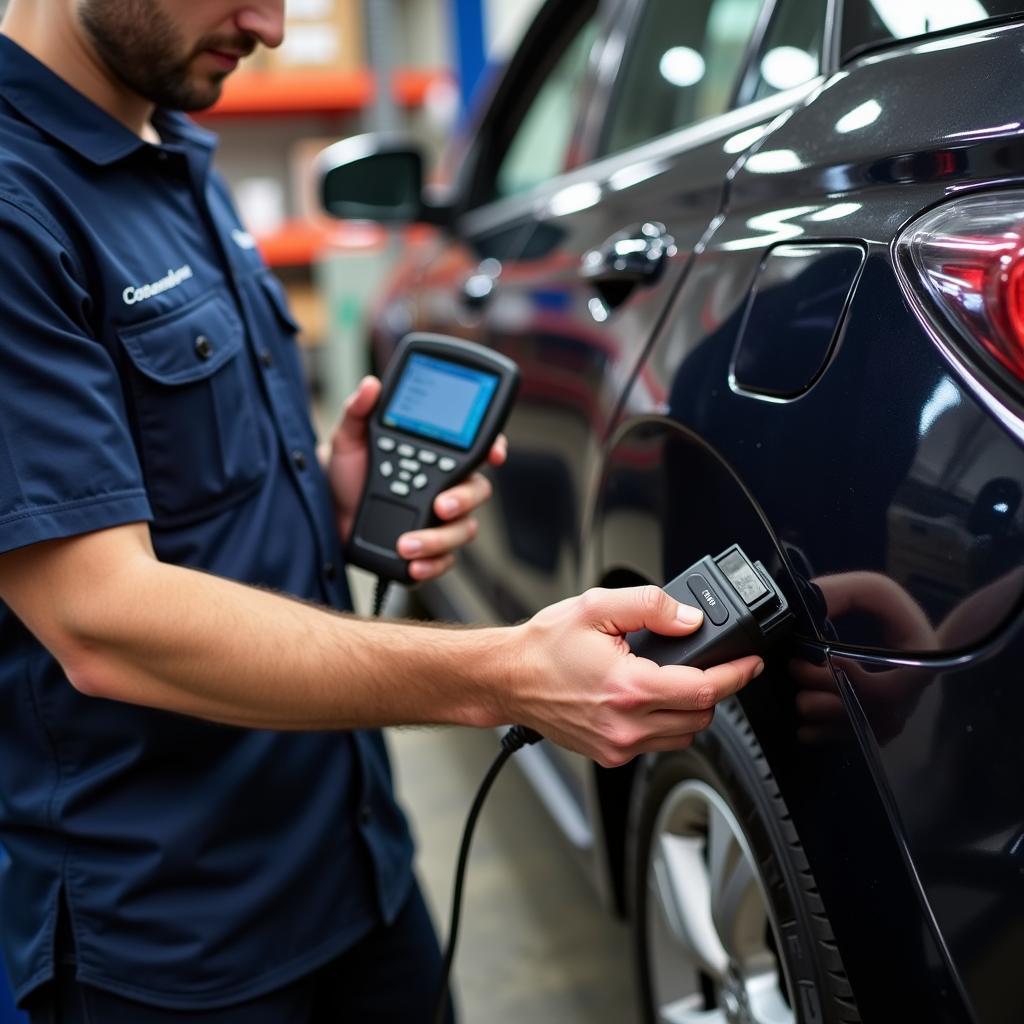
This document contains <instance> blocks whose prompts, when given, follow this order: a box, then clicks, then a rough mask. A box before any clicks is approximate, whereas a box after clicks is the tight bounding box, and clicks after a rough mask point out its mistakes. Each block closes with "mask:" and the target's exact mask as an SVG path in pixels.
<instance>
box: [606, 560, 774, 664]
mask: <svg viewBox="0 0 1024 1024" xmlns="http://www.w3.org/2000/svg"><path fill="white" fill-rule="evenodd" d="M664 589H665V591H666V593H668V594H669V595H670V596H671V597H674V598H675V599H676V600H677V601H682V602H683V603H685V604H692V605H696V607H698V608H700V609H701V611H702V612H704V622H703V623H702V624H701V626H700V628H699V629H698V630H697V631H696V632H694V633H690V634H689V636H682V637H669V636H660V635H658V634H656V633H652V632H650V631H649V630H646V629H641V630H637V631H636V632H635V633H630V634H628V635H627V637H626V641H627V643H628V644H629V646H630V649H631V650H632V651H633V653H634V654H636V655H639V656H640V657H643V658H650V659H651V661H654V662H657V663H658V664H659V665H693V666H694V667H695V668H710V667H711V666H712V665H718V664H720V663H721V662H723V661H732V660H733V659H734V658H742V657H744V656H745V655H748V654H763V653H764V652H765V650H766V649H767V648H768V647H770V646H771V644H772V643H774V642H775V641H776V640H777V639H779V638H780V637H781V636H782V635H784V634H785V633H786V632H788V630H789V627H790V626H791V625H792V623H793V615H792V613H791V612H790V610H789V604H788V602H787V601H786V598H785V596H784V595H783V593H782V591H781V590H780V589H779V587H778V585H777V584H776V583H775V581H774V580H773V579H772V578H771V576H770V575H769V574H768V571H767V570H766V569H765V567H764V566H763V565H762V564H761V563H760V562H754V561H751V560H750V559H749V558H747V556H746V555H745V554H744V553H743V549H742V548H741V547H740V546H739V545H738V544H734V545H733V546H732V547H730V548H726V550H725V551H723V552H722V553H721V554H720V555H718V556H717V557H715V558H712V557H711V556H710V555H705V556H704V558H702V559H700V561H698V562H695V563H694V564H693V565H691V566H690V568H689V569H687V570H686V571H685V572H682V573H680V574H679V575H678V576H677V577H676V578H675V579H674V580H672V582H671V583H668V584H666V586H665V588H664Z"/></svg>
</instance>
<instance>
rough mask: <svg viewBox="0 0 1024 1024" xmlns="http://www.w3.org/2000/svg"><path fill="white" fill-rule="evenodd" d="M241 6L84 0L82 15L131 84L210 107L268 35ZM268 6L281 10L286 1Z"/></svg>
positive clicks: (162, 99) (203, 0)
mask: <svg viewBox="0 0 1024 1024" xmlns="http://www.w3.org/2000/svg"><path fill="white" fill-rule="evenodd" d="M241 6H242V5H240V4H238V3H237V2H235V3H232V2H230V0H185V2H182V0H78V16H79V20H80V21H81V24H82V27H83V28H84V29H85V32H86V34H87V36H88V37H89V40H90V41H91V42H92V44H93V46H94V47H95V49H96V51H97V53H98V54H99V56H100V57H101V59H102V60H103V61H104V63H105V64H106V65H107V67H109V68H110V70H111V71H112V72H113V73H114V74H115V75H116V76H117V78H119V79H120V80H121V82H123V83H124V84H125V85H126V86H128V88H130V89H131V90H133V91H134V92H136V93H138V94H139V95H140V96H144V97H145V98H146V99H148V100H151V101H152V102H153V103H156V104H157V105H158V106H162V107H169V108H171V109H175V110H203V109H205V108H206V107H209V106H211V105H212V104H213V103H215V102H216V101H217V99H218V97H219V96H220V92H221V86H222V84H223V82H224V79H225V78H227V76H228V75H229V74H231V72H232V71H233V70H234V69H235V66H236V65H237V63H238V61H239V60H240V59H241V58H242V57H245V56H247V55H248V54H250V53H252V51H253V50H254V49H255V48H256V46H257V44H258V43H260V42H261V41H263V42H267V39H266V37H265V35H264V34H263V33H262V32H260V31H258V28H259V24H260V23H259V22H258V20H257V21H254V22H252V23H253V25H254V28H248V27H246V26H247V25H248V24H249V21H247V20H246V19H247V18H249V19H250V20H251V16H250V14H248V13H246V14H245V15H244V16H239V14H238V10H239V8H240V7H241ZM258 6H260V5H259V4H251V5H249V7H250V8H255V7H258ZM262 6H263V7H266V8H268V9H269V11H270V13H271V14H272V13H273V11H275V10H276V11H277V13H278V15H280V10H281V8H282V7H283V4H280V3H278V4H273V3H271V4H269V5H268V4H266V3H264V4H263V5H262ZM246 10H247V11H248V9H246ZM270 45H276V42H271V43H270Z"/></svg>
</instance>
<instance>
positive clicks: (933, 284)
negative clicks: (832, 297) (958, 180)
mask: <svg viewBox="0 0 1024 1024" xmlns="http://www.w3.org/2000/svg"><path fill="white" fill-rule="evenodd" d="M896 255H897V259H898V261H899V264H900V268H901V270H902V272H903V276H904V279H905V281H906V283H907V284H908V285H909V286H910V289H911V291H912V293H913V297H914V298H915V299H917V300H918V302H919V304H920V305H921V306H922V307H923V311H924V312H925V314H926V315H927V316H928V318H929V320H931V321H932V323H933V324H934V325H935V327H936V328H937V329H938V331H939V332H940V334H941V335H943V336H944V337H945V338H948V339H949V340H951V341H953V342H959V343H966V346H967V353H968V354H969V355H970V356H972V357H973V358H972V362H973V363H975V364H976V365H980V366H981V368H983V369H985V370H987V371H988V372H989V373H990V374H992V373H995V374H996V376H997V377H998V378H999V379H1001V380H1002V381H1004V382H1007V383H1012V384H1017V385H1019V384H1020V383H1021V382H1022V381H1024V194H1021V193H1019V192H1005V193H1000V194H998V195H988V196H968V197H965V198H963V199H957V200H955V201H954V202H952V203H948V204H946V205H945V206H940V207H938V208H937V209H935V210H932V211H931V212H930V213H927V214H926V215H925V216H924V217H922V218H920V219H919V220H917V221H915V222H914V223H913V224H911V225H910V226H909V227H908V228H907V229H906V230H905V231H904V233H903V234H902V235H901V236H900V238H899V240H898V242H897V244H896ZM957 348H958V349H959V350H961V351H962V350H963V349H964V345H963V344H958V345H957ZM1015 390H1017V391H1019V387H1018V388H1016V389H1015Z"/></svg>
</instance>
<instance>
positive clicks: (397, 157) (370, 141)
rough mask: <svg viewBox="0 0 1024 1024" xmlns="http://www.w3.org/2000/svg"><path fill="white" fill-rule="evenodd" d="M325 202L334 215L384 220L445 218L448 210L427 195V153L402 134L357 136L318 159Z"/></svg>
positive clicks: (441, 220)
mask: <svg viewBox="0 0 1024 1024" xmlns="http://www.w3.org/2000/svg"><path fill="white" fill-rule="evenodd" d="M317 169H318V172H319V176H320V201H321V204H322V205H323V208H324V210H325V211H326V212H327V213H328V214H330V215H331V216H332V217H338V218H339V219H343V220H373V221H378V222H379V223H383V224H409V223H413V222H415V221H427V222H428V223H432V224H439V223H444V222H445V220H446V216H445V215H446V212H447V211H446V209H445V208H442V207H437V206H434V205H432V204H429V203H428V202H426V200H425V199H424V195H423V155H422V153H421V152H420V149H419V147H418V146H417V145H416V144H415V143H414V142H412V141H411V140H410V139H408V138H405V137H403V136H399V135H390V136H384V135H357V136H355V137H353V138H351V139H343V140H342V141H341V142H336V143H335V144H334V145H333V146H328V147H327V149H325V150H324V151H323V152H322V153H321V154H320V156H319V157H318V160H317Z"/></svg>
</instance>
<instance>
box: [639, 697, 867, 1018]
mask: <svg viewBox="0 0 1024 1024" xmlns="http://www.w3.org/2000/svg"><path fill="white" fill-rule="evenodd" d="M630 821H631V826H630V838H631V845H630V851H629V861H628V864H629V867H628V870H629V880H628V881H629V886H630V897H631V918H632V928H633V941H634V950H635V954H636V964H637V976H638V977H637V980H638V992H639V996H640V1003H641V1013H642V1018H641V1019H642V1020H644V1021H646V1022H647V1024H853V1022H857V1021H859V1020H860V1016H859V1015H858V1013H857V1010H856V1006H855V1004H854V1001H853V996H852V993H851V989H850V985H849V983H848V981H847V978H846V974H845V972H844V970H843V965H842V961H841V958H840V956H839V950H838V948H837V946H836V943H835V940H834V938H833V936H832V930H831V928H830V926H829V923H828V920H827V918H826V917H825V914H824V909H823V906H822V903H821V900H820V898H819V896H818V893H817V889H816V888H815V885H814V879H813V878H812V876H811V873H810V871H809V869H808V866H807V861H806V858H805V857H804V854H803V850H802V848H801V846H800V841H799V839H798V838H797V835H796V830H795V829H794V828H793V824H792V822H791V820H790V818H789V814H788V812H787V810H786V805H785V803H784V802H783V800H782V796H781V795H780V793H779V790H778V787H777V786H776V785H775V781H774V779H773V778H772V774H771V772H770V770H769V768H768V764H767V761H766V760H765V757H764V754H763V753H762V751H761V748H760V746H759V745H758V743H757V740H756V738H755V737H754V732H753V730H752V729H751V727H750V724H749V722H748V721H747V719H746V717H745V716H744V715H743V711H742V710H741V708H740V706H739V704H738V702H737V701H735V700H730V701H727V702H726V703H724V704H722V705H720V706H719V708H718V710H717V711H716V713H715V719H714V722H713V723H712V725H711V727H710V728H709V729H707V730H705V731H704V732H703V733H701V734H699V735H698V736H697V737H696V738H695V740H694V743H693V745H692V746H691V747H689V748H688V749H686V750H682V751H678V752H675V753H672V754H665V755H659V756H657V757H652V758H650V759H648V760H647V761H646V762H645V763H644V765H643V766H642V767H641V769H640V771H639V772H638V776H637V785H636V788H635V789H634V794H633V803H632V808H631V819H630Z"/></svg>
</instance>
